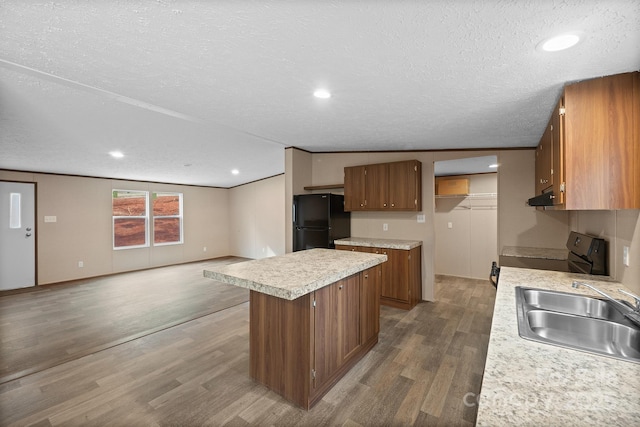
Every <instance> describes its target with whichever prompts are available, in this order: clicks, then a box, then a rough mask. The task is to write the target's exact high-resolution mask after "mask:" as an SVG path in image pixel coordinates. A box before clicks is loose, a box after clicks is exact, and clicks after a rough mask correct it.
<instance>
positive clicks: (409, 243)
mask: <svg viewBox="0 0 640 427" xmlns="http://www.w3.org/2000/svg"><path fill="white" fill-rule="evenodd" d="M334 243H335V244H336V245H346V246H365V247H368V248H386V249H401V250H405V251H408V250H411V249H413V248H417V247H418V246H422V241H421V240H399V239H375V238H370V237H347V238H345V239H339V240H336V241H335V242H334Z"/></svg>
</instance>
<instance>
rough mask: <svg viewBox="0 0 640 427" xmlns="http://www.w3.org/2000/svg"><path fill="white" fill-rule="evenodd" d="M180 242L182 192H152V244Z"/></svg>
mask: <svg viewBox="0 0 640 427" xmlns="http://www.w3.org/2000/svg"><path fill="white" fill-rule="evenodd" d="M176 243H182V193H153V244H154V245H168V244H176Z"/></svg>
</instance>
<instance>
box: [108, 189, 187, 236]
mask: <svg viewBox="0 0 640 427" xmlns="http://www.w3.org/2000/svg"><path fill="white" fill-rule="evenodd" d="M146 207H147V195H146V193H145V192H142V191H114V192H113V216H114V217H119V218H114V222H113V228H114V230H113V234H114V247H116V248H122V247H129V246H144V245H146V243H147V242H146ZM153 215H154V217H165V218H154V243H175V242H180V218H179V217H171V216H172V215H180V195H179V194H176V193H156V194H154V198H153ZM166 216H169V218H166Z"/></svg>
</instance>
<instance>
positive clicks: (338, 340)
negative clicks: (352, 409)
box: [314, 274, 360, 388]
mask: <svg viewBox="0 0 640 427" xmlns="http://www.w3.org/2000/svg"><path fill="white" fill-rule="evenodd" d="M315 304H316V305H315V331H314V335H315V336H314V339H315V387H316V388H320V387H322V386H324V384H325V383H326V382H327V381H328V380H329V379H330V378H331V377H332V375H333V374H335V373H336V372H337V371H338V369H340V367H342V365H344V364H345V363H346V362H347V361H348V360H349V358H350V357H351V356H353V355H354V354H355V353H356V352H357V350H358V349H359V347H360V274H355V275H353V276H350V277H347V278H345V279H342V280H340V281H338V282H336V283H334V284H332V285H329V286H325V287H324V288H321V289H319V290H317V291H315Z"/></svg>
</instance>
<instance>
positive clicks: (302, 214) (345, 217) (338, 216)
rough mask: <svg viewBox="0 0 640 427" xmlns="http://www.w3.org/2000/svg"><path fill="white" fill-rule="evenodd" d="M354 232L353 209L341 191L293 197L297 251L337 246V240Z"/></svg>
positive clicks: (294, 242)
mask: <svg viewBox="0 0 640 427" xmlns="http://www.w3.org/2000/svg"><path fill="white" fill-rule="evenodd" d="M350 235H351V212H345V211H344V196H343V195H341V194H329V193H326V194H300V195H297V196H293V250H294V252H295V251H302V250H305V249H312V248H329V249H333V248H335V244H334V243H333V242H334V240H336V239H343V238H345V237H349V236H350Z"/></svg>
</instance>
